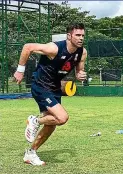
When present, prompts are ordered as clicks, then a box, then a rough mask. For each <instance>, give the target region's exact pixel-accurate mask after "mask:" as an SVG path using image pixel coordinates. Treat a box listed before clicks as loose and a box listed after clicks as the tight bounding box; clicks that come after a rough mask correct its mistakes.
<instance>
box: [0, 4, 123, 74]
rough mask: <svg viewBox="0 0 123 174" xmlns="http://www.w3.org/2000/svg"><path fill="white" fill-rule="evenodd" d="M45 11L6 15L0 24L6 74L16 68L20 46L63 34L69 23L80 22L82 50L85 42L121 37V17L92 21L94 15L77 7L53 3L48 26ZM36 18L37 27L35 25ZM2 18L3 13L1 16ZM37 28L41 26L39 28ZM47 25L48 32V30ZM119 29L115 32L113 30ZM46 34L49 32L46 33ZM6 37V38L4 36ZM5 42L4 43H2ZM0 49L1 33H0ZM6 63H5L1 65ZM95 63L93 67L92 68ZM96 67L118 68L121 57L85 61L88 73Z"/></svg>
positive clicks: (118, 38) (96, 69)
mask: <svg viewBox="0 0 123 174" xmlns="http://www.w3.org/2000/svg"><path fill="white" fill-rule="evenodd" d="M43 8H44V9H45V10H44V11H45V12H42V13H41V15H40V16H39V13H37V12H33V13H32V12H30V11H29V10H28V12H27V10H26V12H25V11H21V12H20V14H19V15H18V13H17V12H8V13H7V26H8V28H7V29H6V25H5V21H4V32H3V33H4V37H3V38H4V42H6V43H7V57H6V54H5V57H4V59H5V60H3V57H2V52H1V50H0V63H2V61H4V62H6V61H7V65H5V68H6V66H8V67H9V74H10V75H11V74H13V72H14V70H15V67H16V65H17V62H18V59H19V55H20V51H21V49H22V46H23V45H24V43H27V42H41V43H46V42H48V41H49V40H51V35H52V34H54V33H65V30H66V26H67V25H68V23H70V22H72V21H79V22H83V23H84V24H85V26H86V30H88V38H87V37H85V47H87V40H88V41H92V40H121V39H122V38H123V31H122V28H123V16H119V17H115V18H109V17H105V18H101V19H96V16H90V15H89V11H82V9H81V8H73V9H71V8H70V7H65V6H62V5H58V4H54V5H51V6H50V18H49V21H50V23H49V24H48V13H47V11H48V6H43ZM2 17H3V16H2V12H1V11H0V21H1V22H0V28H2ZM39 17H40V19H41V20H40V24H39ZM4 18H5V14H4ZM40 26H41V27H40ZM49 26H50V30H49ZM116 28H119V29H116ZM49 31H50V33H49ZM49 35H50V37H49ZM5 36H7V38H6V37H5ZM6 39H7V41H6ZM0 47H3V46H2V31H0ZM4 64H6V63H4ZM95 64H96V66H95ZM98 66H102V67H103V68H111V69H112V68H113V69H115V68H119V67H121V68H122V58H120V59H118V58H114V57H111V58H102V59H98V60H97V59H95V60H90V61H89V71H90V72H95V73H96V71H98V68H97V67H98Z"/></svg>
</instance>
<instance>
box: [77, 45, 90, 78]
mask: <svg viewBox="0 0 123 174" xmlns="http://www.w3.org/2000/svg"><path fill="white" fill-rule="evenodd" d="M86 58H87V50H86V49H85V48H83V54H82V58H81V61H80V62H79V64H78V65H77V66H76V69H75V75H76V79H77V80H79V81H84V80H85V79H86V72H85V71H84V66H85V61H86Z"/></svg>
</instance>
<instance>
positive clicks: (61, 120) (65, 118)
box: [58, 113, 69, 125]
mask: <svg viewBox="0 0 123 174" xmlns="http://www.w3.org/2000/svg"><path fill="white" fill-rule="evenodd" d="M68 119H69V116H68V114H67V113H66V114H64V115H62V116H59V117H58V125H63V124H65V123H66V122H67V121H68Z"/></svg>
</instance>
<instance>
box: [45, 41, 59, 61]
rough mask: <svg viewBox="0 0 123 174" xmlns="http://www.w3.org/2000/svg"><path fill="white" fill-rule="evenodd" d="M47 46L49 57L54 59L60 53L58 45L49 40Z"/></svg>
mask: <svg viewBox="0 0 123 174" xmlns="http://www.w3.org/2000/svg"><path fill="white" fill-rule="evenodd" d="M46 47H47V49H48V50H49V57H50V58H51V59H53V58H54V57H55V56H56V55H57V53H58V46H57V45H56V44H55V43H53V42H49V43H47V44H46Z"/></svg>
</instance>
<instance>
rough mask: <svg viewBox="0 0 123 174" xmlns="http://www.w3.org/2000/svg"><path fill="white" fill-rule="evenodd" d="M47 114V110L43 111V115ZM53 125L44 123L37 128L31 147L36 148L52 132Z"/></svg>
mask: <svg viewBox="0 0 123 174" xmlns="http://www.w3.org/2000/svg"><path fill="white" fill-rule="evenodd" d="M48 115H50V114H49V112H48V111H46V112H44V113H43V117H47V116H48ZM55 128H56V126H55V125H44V126H43V128H42V129H41V130H39V132H38V134H37V136H36V138H35V140H34V142H33V143H32V146H31V149H33V150H37V149H38V148H39V147H40V146H41V145H42V144H43V143H44V142H45V141H46V140H47V139H48V138H49V137H50V135H51V134H52V133H53V132H54V130H55Z"/></svg>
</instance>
